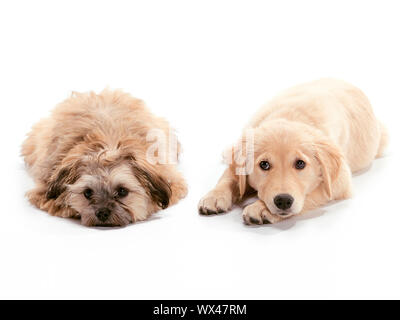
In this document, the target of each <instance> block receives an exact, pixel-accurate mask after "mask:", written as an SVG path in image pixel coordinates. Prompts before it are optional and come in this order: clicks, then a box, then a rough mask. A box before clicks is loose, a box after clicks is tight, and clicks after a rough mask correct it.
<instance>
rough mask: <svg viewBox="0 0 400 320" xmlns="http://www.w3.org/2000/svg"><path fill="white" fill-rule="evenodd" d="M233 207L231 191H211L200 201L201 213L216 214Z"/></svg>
mask: <svg viewBox="0 0 400 320" xmlns="http://www.w3.org/2000/svg"><path fill="white" fill-rule="evenodd" d="M231 207H232V195H231V194H230V193H229V192H223V191H215V190H213V191H211V192H209V193H208V194H206V195H205V196H204V197H203V198H202V199H201V200H200V202H199V205H198V208H199V213H200V214H216V213H222V212H227V211H229V210H230V209H231Z"/></svg>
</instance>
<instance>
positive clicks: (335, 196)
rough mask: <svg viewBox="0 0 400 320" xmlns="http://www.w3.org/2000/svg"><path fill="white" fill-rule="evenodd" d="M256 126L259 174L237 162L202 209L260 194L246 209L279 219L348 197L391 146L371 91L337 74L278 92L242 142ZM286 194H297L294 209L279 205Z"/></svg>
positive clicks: (252, 219) (248, 215) (223, 207)
mask: <svg viewBox="0 0 400 320" xmlns="http://www.w3.org/2000/svg"><path fill="white" fill-rule="evenodd" d="M249 129H250V131H252V132H253V134H254V160H255V161H254V164H252V168H251V169H252V170H251V171H252V172H251V173H249V174H246V175H237V169H238V167H239V166H245V165H248V163H244V164H237V163H235V162H234V161H233V162H232V163H231V164H230V165H229V167H228V168H227V169H226V171H225V173H224V174H223V175H222V177H221V178H220V180H219V182H218V184H217V186H216V187H215V188H214V189H213V190H211V191H210V192H209V193H208V194H207V195H206V196H205V197H203V198H202V199H201V200H200V202H199V211H200V213H203V214H210V213H219V212H226V211H228V210H230V209H231V207H232V205H233V204H235V203H237V202H238V201H239V200H241V199H242V197H243V196H244V195H245V194H248V193H251V192H252V191H256V192H257V195H258V197H259V200H258V201H256V202H255V203H253V204H250V205H248V206H247V207H245V209H244V211H243V218H244V221H245V222H246V223H248V224H250V223H256V224H262V223H275V222H278V221H281V220H282V219H286V218H289V217H291V216H293V215H296V214H300V213H302V212H305V211H308V210H312V209H315V208H317V207H319V206H322V205H324V204H326V203H328V202H329V201H331V200H341V199H347V198H349V197H350V196H351V194H352V182H351V173H352V172H356V171H359V170H362V169H364V168H367V167H368V166H369V165H370V164H371V163H372V161H373V160H374V159H375V158H376V157H379V156H381V155H382V153H383V150H384V148H385V146H386V144H387V133H386V130H385V128H384V127H383V125H382V124H381V123H380V122H379V121H378V120H377V119H376V117H375V115H374V113H373V111H372V108H371V105H370V103H369V101H368V99H367V97H366V96H365V95H364V94H363V92H362V91H360V90H359V89H358V88H356V87H354V86H353V85H351V84H348V83H346V82H343V81H339V80H334V79H322V80H317V81H313V82H310V83H305V84H301V85H298V86H296V87H293V88H291V89H289V90H287V91H285V92H283V93H281V94H280V95H278V96H276V97H275V98H274V99H272V100H271V101H270V102H269V103H267V104H266V105H265V106H264V107H262V108H261V109H260V110H259V111H258V112H257V113H256V114H255V115H254V117H253V118H252V119H251V121H250V122H249V123H248V125H247V126H246V127H245V130H244V133H243V137H242V139H241V140H240V141H239V142H238V143H237V144H236V145H235V146H236V147H237V146H244V144H245V137H246V132H248V130H249ZM235 150H236V151H235ZM235 152H238V151H237V148H236V149H235V148H234V149H233V153H232V154H233V155H235ZM246 159H247V158H246ZM299 159H300V160H303V161H305V163H306V166H305V168H304V169H302V170H298V169H296V167H295V163H296V161H297V160H299ZM247 161H248V160H247ZM260 161H268V162H270V163H271V168H270V170H268V171H265V170H262V169H261V168H260V166H259V164H260ZM279 194H290V195H292V196H293V198H294V202H293V205H292V207H291V208H290V210H288V212H282V210H280V209H279V208H277V206H276V205H275V204H274V197H276V196H277V195H279ZM283 214H285V215H283Z"/></svg>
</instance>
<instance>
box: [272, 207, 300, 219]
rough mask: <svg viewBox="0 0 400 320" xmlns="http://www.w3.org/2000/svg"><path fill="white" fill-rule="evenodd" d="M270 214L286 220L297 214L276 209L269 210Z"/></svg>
mask: <svg viewBox="0 0 400 320" xmlns="http://www.w3.org/2000/svg"><path fill="white" fill-rule="evenodd" d="M270 212H271V213H272V214H274V215H276V216H278V217H280V218H283V219H287V218H290V217H293V216H295V215H296V214H297V213H295V212H293V211H286V210H278V209H275V208H274V210H270Z"/></svg>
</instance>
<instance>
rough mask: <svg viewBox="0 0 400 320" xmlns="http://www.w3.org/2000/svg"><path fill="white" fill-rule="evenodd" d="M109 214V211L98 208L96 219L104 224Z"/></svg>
mask: <svg viewBox="0 0 400 320" xmlns="http://www.w3.org/2000/svg"><path fill="white" fill-rule="evenodd" d="M110 214H111V210H110V209H108V208H100V209H99V210H97V211H96V217H97V218H99V220H100V221H101V222H104V221H106V220H107V219H108V217H109V216H110Z"/></svg>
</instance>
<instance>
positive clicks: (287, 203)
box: [274, 193, 294, 210]
mask: <svg viewBox="0 0 400 320" xmlns="http://www.w3.org/2000/svg"><path fill="white" fill-rule="evenodd" d="M293 201H294V199H293V197H292V196H291V195H290V194H286V193H283V194H278V195H277V196H276V197H275V198H274V203H275V205H276V207H277V208H278V209H281V210H287V209H290V207H291V206H292V204H293Z"/></svg>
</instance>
